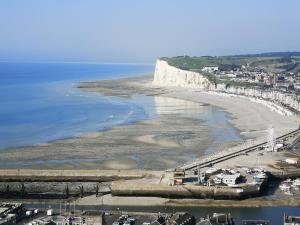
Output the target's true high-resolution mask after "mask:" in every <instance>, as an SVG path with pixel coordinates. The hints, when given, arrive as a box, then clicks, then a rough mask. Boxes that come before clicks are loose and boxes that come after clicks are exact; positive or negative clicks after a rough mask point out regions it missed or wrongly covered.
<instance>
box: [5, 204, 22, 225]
mask: <svg viewBox="0 0 300 225" xmlns="http://www.w3.org/2000/svg"><path fill="white" fill-rule="evenodd" d="M24 214H25V210H24V206H23V204H20V203H16V204H13V203H0V225H14V224H16V223H17V222H18V221H19V220H20V219H21V218H22V217H23V216H24Z"/></svg>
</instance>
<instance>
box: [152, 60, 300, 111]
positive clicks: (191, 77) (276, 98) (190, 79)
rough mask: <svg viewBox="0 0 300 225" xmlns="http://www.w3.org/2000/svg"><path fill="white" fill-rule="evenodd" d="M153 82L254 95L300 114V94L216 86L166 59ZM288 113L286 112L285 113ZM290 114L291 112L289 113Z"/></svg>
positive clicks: (170, 85) (157, 66)
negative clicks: (169, 62) (170, 63)
mask: <svg viewBox="0 0 300 225" xmlns="http://www.w3.org/2000/svg"><path fill="white" fill-rule="evenodd" d="M152 84H153V85H154V86H161V87H183V88H197V89H201V90H203V91H210V92H215V93H227V94H235V95H240V96H246V97H253V98H256V99H261V100H265V101H269V102H271V103H272V104H277V105H278V107H287V108H288V109H289V110H292V111H295V112H297V113H298V114H300V102H299V96H297V95H296V94H290V93H283V92H280V91H276V90H259V89H256V88H245V87H226V85H225V84H219V85H217V86H215V85H214V84H212V83H211V82H210V81H209V80H208V79H207V78H206V77H205V76H204V75H202V74H201V73H197V72H192V71H188V70H182V69H179V68H176V67H173V66H170V65H169V64H168V63H167V62H166V61H163V60H157V61H156V66H155V73H154V79H153V82H152ZM285 114H286V113H285ZM288 114H290V113H288Z"/></svg>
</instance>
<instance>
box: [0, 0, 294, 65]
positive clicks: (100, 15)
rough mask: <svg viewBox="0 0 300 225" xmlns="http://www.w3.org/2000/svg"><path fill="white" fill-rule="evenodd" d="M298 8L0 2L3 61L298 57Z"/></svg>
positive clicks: (112, 0) (255, 2) (200, 2)
mask: <svg viewBox="0 0 300 225" xmlns="http://www.w3.org/2000/svg"><path fill="white" fill-rule="evenodd" d="M299 9H300V1H298V0H280V1H279V0H184V1H183V0H144V1H142V0H106V1H104V0H26V1H19V0H0V60H26V61H48V60H50V61H90V62H154V60H155V59H156V58H157V57H160V56H173V55H183V54H186V55H227V54H240V53H258V52H267V51H299V50H300V29H299V24H300V13H299Z"/></svg>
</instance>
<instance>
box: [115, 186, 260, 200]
mask: <svg viewBox="0 0 300 225" xmlns="http://www.w3.org/2000/svg"><path fill="white" fill-rule="evenodd" d="M263 186H264V185H262V186H260V187H259V186H254V185H253V186H250V185H249V186H244V187H236V188H234V187H228V186H200V185H179V186H169V185H165V184H140V183H138V184H136V183H129V182H113V183H112V185H111V193H112V195H115V196H151V197H166V198H201V199H209V198H210V199H245V198H249V197H254V196H258V195H260V194H261V192H262V191H263Z"/></svg>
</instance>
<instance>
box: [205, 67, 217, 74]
mask: <svg viewBox="0 0 300 225" xmlns="http://www.w3.org/2000/svg"><path fill="white" fill-rule="evenodd" d="M218 70H219V67H217V66H205V67H203V68H202V70H201V71H202V72H208V73H212V72H216V71H218Z"/></svg>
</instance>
